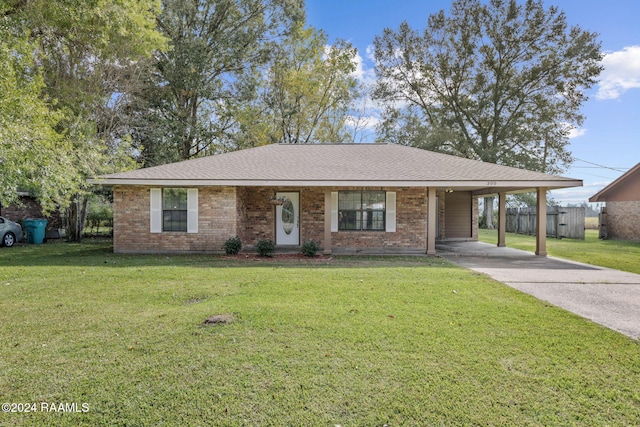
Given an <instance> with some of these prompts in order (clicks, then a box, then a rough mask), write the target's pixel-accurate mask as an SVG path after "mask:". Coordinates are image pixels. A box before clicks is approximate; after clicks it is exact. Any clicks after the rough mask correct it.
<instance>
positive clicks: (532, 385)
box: [0, 243, 640, 427]
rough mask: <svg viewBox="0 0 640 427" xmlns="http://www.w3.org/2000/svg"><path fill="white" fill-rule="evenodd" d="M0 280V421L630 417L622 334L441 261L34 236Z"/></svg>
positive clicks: (628, 349)
mask: <svg viewBox="0 0 640 427" xmlns="http://www.w3.org/2000/svg"><path fill="white" fill-rule="evenodd" d="M0 289H1V292H2V294H1V295H2V298H1V299H0V325H2V328H1V329H0V342H1V343H2V345H0V390H2V401H3V402H7V403H12V402H13V403H16V405H15V407H16V409H17V408H18V405H17V404H25V403H28V404H33V405H34V407H35V408H36V409H37V410H38V411H37V412H35V413H12V412H8V413H2V414H0V425H17V426H21V425H24V426H27V425H28V426H43V425H51V426H53V425H55V426H77V425H87V426H95V425H122V426H125V425H127V426H151V425H181V426H190V425H194V426H195V425H201V426H257V425H260V426H331V427H333V426H335V425H341V426H343V427H346V426H382V425H385V424H387V425H389V426H430V425H435V426H463V425H483V426H503V425H519V426H549V425H563V426H594V425H611V426H625V425H640V391H639V390H640V389H639V388H638V384H640V345H639V343H638V342H637V341H633V340H631V339H629V338H627V337H625V336H624V335H622V334H619V333H617V332H613V331H611V330H609V329H606V328H604V327H601V326H599V325H596V324H594V323H592V322H589V321H587V320H584V319H582V318H580V317H578V316H576V315H574V314H571V313H569V312H566V311H564V310H561V309H558V308H556V307H552V306H549V305H548V304H546V303H544V302H542V301H539V300H536V299H534V298H533V297H530V296H528V295H525V294H522V293H520V292H518V291H516V290H514V289H511V288H509V287H507V286H505V285H502V284H500V283H497V282H495V281H493V280H491V279H489V278H488V277H486V276H484V275H480V274H477V273H474V272H471V271H469V270H466V269H462V268H459V267H456V266H454V265H453V264H450V263H448V262H447V261H444V260H442V259H438V258H426V257H405V258H391V257H381V258H376V257H369V258H356V257H354V258H349V257H344V258H333V259H323V260H319V261H302V262H301V261H281V260H278V259H275V260H265V261H246V260H245V261H242V260H239V261H238V260H228V259H225V258H223V257H211V256H122V255H114V254H112V253H110V247H109V246H108V244H95V243H94V244H92V243H85V244H81V245H74V244H46V245H33V246H21V247H15V248H12V249H6V248H2V250H0ZM216 314H228V315H230V316H229V317H230V318H231V319H232V321H231V322H230V323H228V324H214V325H203V321H204V320H205V319H206V318H208V317H210V316H212V315H216ZM60 403H62V404H67V407H66V408H68V409H74V408H75V409H76V411H73V412H71V413H69V412H60V411H58V412H43V410H44V409H49V410H50V408H51V405H52V404H60ZM43 404H44V405H43ZM73 404H76V406H73ZM24 407H25V405H22V406H21V408H23V409H24ZM58 408H60V407H59V406H58V407H56V409H58ZM63 408H64V406H63ZM3 409H4V406H3ZM85 410H86V411H85ZM83 411H85V412H83Z"/></svg>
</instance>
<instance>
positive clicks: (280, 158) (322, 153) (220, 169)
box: [92, 144, 582, 188]
mask: <svg viewBox="0 0 640 427" xmlns="http://www.w3.org/2000/svg"><path fill="white" fill-rule="evenodd" d="M92 182H95V183H101V184H131V185H166V184H167V183H169V182H171V183H172V184H175V185H181V184H182V185H300V186H302V185H314V186H320V185H354V184H357V185H370V186H371V185H403V186H428V185H450V186H451V185H456V186H462V185H469V186H473V187H478V186H479V185H484V186H487V183H489V185H507V184H508V185H512V186H516V187H523V186H533V187H535V186H547V187H553V188H561V187H574V186H580V185H582V182H581V181H579V180H575V179H570V178H564V177H560V176H555V175H548V174H543V173H540V172H532V171H528V170H523V169H517V168H511V167H507V166H500V165H495V164H492V163H484V162H480V161H476V160H469V159H464V158H461V157H455V156H451V155H447V154H440V153H435V152H431V151H426V150H422V149H418V148H412V147H406V146H402V145H397V144H331V145H329V144H305V145H296V144H272V145H266V146H262V147H256V148H250V149H246V150H240V151H235V152H229V153H225V154H219V155H215V156H209V157H203V158H197V159H193V160H187V161H183V162H177V163H171V164H166V165H162V166H156V167H150V168H145V169H138V170H134V171H130V172H123V173H117V174H112V175H104V176H100V177H98V178H97V179H95V180H92Z"/></svg>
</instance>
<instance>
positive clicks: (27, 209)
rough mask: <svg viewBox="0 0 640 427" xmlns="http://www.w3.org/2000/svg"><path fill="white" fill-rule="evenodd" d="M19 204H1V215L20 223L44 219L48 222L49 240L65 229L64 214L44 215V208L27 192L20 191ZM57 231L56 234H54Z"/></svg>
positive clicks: (55, 212) (56, 212) (58, 212)
mask: <svg viewBox="0 0 640 427" xmlns="http://www.w3.org/2000/svg"><path fill="white" fill-rule="evenodd" d="M18 197H19V203H17V204H14V205H8V206H3V205H2V204H0V215H1V216H4V217H6V218H9V219H10V220H12V221H16V222H20V223H22V221H24V220H25V219H27V218H44V219H46V220H47V230H49V231H47V234H48V236H47V237H48V238H53V237H57V236H58V235H59V231H58V230H59V229H61V228H63V220H62V214H61V213H60V211H58V210H56V211H54V212H51V213H49V214H48V215H43V214H42V206H40V203H39V202H38V200H37V199H36V198H35V197H34V196H33V195H32V194H31V193H29V192H27V191H18ZM54 231H55V233H54Z"/></svg>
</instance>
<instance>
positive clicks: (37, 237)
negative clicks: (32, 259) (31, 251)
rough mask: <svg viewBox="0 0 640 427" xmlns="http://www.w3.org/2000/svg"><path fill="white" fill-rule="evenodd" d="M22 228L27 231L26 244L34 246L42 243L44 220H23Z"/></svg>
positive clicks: (44, 229)
mask: <svg viewBox="0 0 640 427" xmlns="http://www.w3.org/2000/svg"><path fill="white" fill-rule="evenodd" d="M24 228H25V229H26V230H27V243H34V244H36V245H39V244H42V243H44V236H45V232H46V230H47V220H46V219H25V220H24Z"/></svg>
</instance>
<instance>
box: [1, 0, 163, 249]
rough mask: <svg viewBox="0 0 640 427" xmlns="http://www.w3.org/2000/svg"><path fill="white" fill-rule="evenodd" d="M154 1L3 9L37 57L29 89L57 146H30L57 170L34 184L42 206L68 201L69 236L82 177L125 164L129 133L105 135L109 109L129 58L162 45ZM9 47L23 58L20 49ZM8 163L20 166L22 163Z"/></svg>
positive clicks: (20, 4)
mask: <svg viewBox="0 0 640 427" xmlns="http://www.w3.org/2000/svg"><path fill="white" fill-rule="evenodd" d="M157 6H158V4H157V2H156V0H146V1H137V2H122V1H119V0H103V1H100V2H94V1H88V0H83V1H76V2H68V1H65V0H53V1H51V0H31V1H23V0H13V1H10V2H7V3H6V4H5V5H4V9H2V10H1V11H0V16H2V17H3V19H4V20H5V23H6V24H7V25H8V26H9V28H11V29H12V30H11V31H12V32H11V34H10V37H11V39H14V40H15V39H16V38H17V39H19V38H20V37H21V34H26V35H28V40H27V43H28V47H26V49H27V51H28V52H27V51H26V52H25V54H28V56H29V57H35V60H34V61H33V63H32V64H31V66H30V67H28V68H23V69H24V70H26V75H27V77H26V81H27V82H30V84H29V86H28V87H29V88H31V90H36V89H37V90H38V91H39V93H37V94H35V93H32V95H33V96H34V97H35V98H37V99H38V104H37V105H38V107H39V108H41V109H42V112H43V114H44V113H46V114H44V116H43V117H44V118H47V119H46V120H37V121H36V123H39V124H42V127H41V128H40V130H41V132H40V135H41V136H42V137H41V138H40V140H41V141H45V140H46V141H47V142H48V143H49V145H50V146H55V147H58V148H60V149H58V150H56V151H55V152H53V151H51V152H49V153H46V154H45V157H42V158H40V156H41V155H42V154H41V153H40V152H39V151H37V150H36V149H35V147H34V148H29V149H28V150H29V155H31V156H36V157H39V161H40V162H44V161H46V162H48V163H47V165H48V166H49V167H50V168H54V169H55V170H56V172H55V173H52V174H49V176H48V175H47V174H46V173H45V172H46V171H47V170H48V169H47V168H43V169H41V170H40V172H41V173H42V174H43V175H44V176H43V177H42V178H41V182H40V183H33V182H31V184H34V187H35V189H34V190H35V192H36V195H37V196H38V199H39V201H40V202H41V203H42V204H43V206H45V207H47V206H51V205H52V204H57V205H58V206H59V207H61V208H67V212H66V213H67V215H66V218H67V219H68V223H67V228H68V232H69V237H70V239H71V240H80V238H81V236H82V226H83V224H84V218H85V216H86V201H87V197H86V195H87V192H88V190H89V188H88V185H87V184H86V178H87V177H89V176H94V175H97V174H100V173H105V172H112V171H114V170H117V169H120V168H121V167H123V166H124V165H128V164H129V163H128V162H126V158H127V156H126V151H127V149H128V146H127V143H126V140H125V141H123V140H113V139H110V137H111V134H110V133H109V132H108V129H109V128H110V127H109V126H108V125H107V122H108V121H109V118H108V115H107V114H106V113H107V112H108V111H109V110H110V104H111V102H112V100H113V99H114V96H116V95H117V94H121V91H122V87H123V86H122V85H121V83H122V82H123V81H124V80H126V76H127V71H126V70H127V69H128V67H129V66H130V64H132V63H135V62H136V61H138V60H139V59H140V58H141V57H144V56H145V55H147V56H148V55H149V54H150V53H151V51H152V50H155V49H161V48H162V47H163V46H165V45H164V39H163V37H162V36H161V35H160V34H159V33H158V32H156V31H155V29H154V27H155V13H156V11H157V10H158V9H157ZM9 55H10V56H12V57H14V58H15V59H16V60H20V61H24V60H23V59H22V56H21V54H20V53H18V52H17V51H14V52H12V53H10V54H9ZM14 62H15V61H14ZM37 82H41V84H38V83H37ZM34 117H35V115H34V114H32V115H31V118H32V119H33V118H34ZM45 122H46V123H45ZM19 133H20V132H19V131H18V132H17V134H18V135H19ZM121 154H125V155H124V156H123V155H121ZM37 164H39V163H37ZM58 166H59V167H58ZM7 167H10V168H13V169H12V170H13V172H14V173H16V174H18V175H21V174H23V169H21V167H20V166H14V165H7ZM60 168H62V169H61V170H60ZM51 175H53V176H51ZM49 179H50V182H49ZM22 181H24V180H22ZM52 183H53V184H52ZM56 183H57V184H56ZM27 184H29V182H27ZM46 189H50V191H46ZM53 193H55V194H53ZM53 196H56V197H53Z"/></svg>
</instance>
